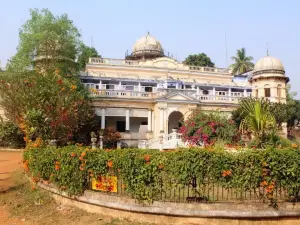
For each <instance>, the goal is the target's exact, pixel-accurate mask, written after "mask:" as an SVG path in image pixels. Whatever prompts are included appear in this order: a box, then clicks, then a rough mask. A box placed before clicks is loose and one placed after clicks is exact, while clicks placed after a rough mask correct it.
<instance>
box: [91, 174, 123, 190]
mask: <svg viewBox="0 0 300 225" xmlns="http://www.w3.org/2000/svg"><path fill="white" fill-rule="evenodd" d="M92 190H96V191H106V192H114V193H117V192H118V179H117V177H116V176H99V177H98V178H97V179H96V178H93V179H92Z"/></svg>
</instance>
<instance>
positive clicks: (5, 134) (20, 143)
mask: <svg viewBox="0 0 300 225" xmlns="http://www.w3.org/2000/svg"><path fill="white" fill-rule="evenodd" d="M0 146H3V147H17V148H20V147H24V146H25V142H24V140H23V134H22V132H21V130H20V129H19V128H18V126H16V125H15V124H14V123H12V122H9V121H5V122H4V121H1V122H0Z"/></svg>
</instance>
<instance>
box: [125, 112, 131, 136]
mask: <svg viewBox="0 0 300 225" xmlns="http://www.w3.org/2000/svg"><path fill="white" fill-rule="evenodd" d="M129 113H130V111H129V109H126V126H125V130H126V132H129V131H130V117H129Z"/></svg>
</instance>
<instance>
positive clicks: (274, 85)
mask: <svg viewBox="0 0 300 225" xmlns="http://www.w3.org/2000/svg"><path fill="white" fill-rule="evenodd" d="M288 82H289V78H288V77H286V76H285V70H284V67H283V65H282V63H281V62H280V60H278V59H276V58H274V57H271V56H269V55H267V56H266V57H263V58H261V59H260V60H258V62H257V63H256V64H255V66H254V70H253V72H252V77H251V79H250V83H251V86H252V96H253V97H257V98H266V99H269V100H270V101H271V102H281V103H286V84H287V83H288Z"/></svg>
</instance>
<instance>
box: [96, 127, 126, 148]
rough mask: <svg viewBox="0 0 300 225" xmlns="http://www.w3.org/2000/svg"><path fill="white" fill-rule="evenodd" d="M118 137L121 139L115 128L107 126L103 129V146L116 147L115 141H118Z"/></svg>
mask: <svg viewBox="0 0 300 225" xmlns="http://www.w3.org/2000/svg"><path fill="white" fill-rule="evenodd" d="M100 132H102V131H100ZM120 139H121V134H120V133H119V132H118V131H117V130H116V129H114V128H112V127H108V128H105V129H104V130H103V145H104V148H116V147H117V142H118V141H120Z"/></svg>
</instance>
